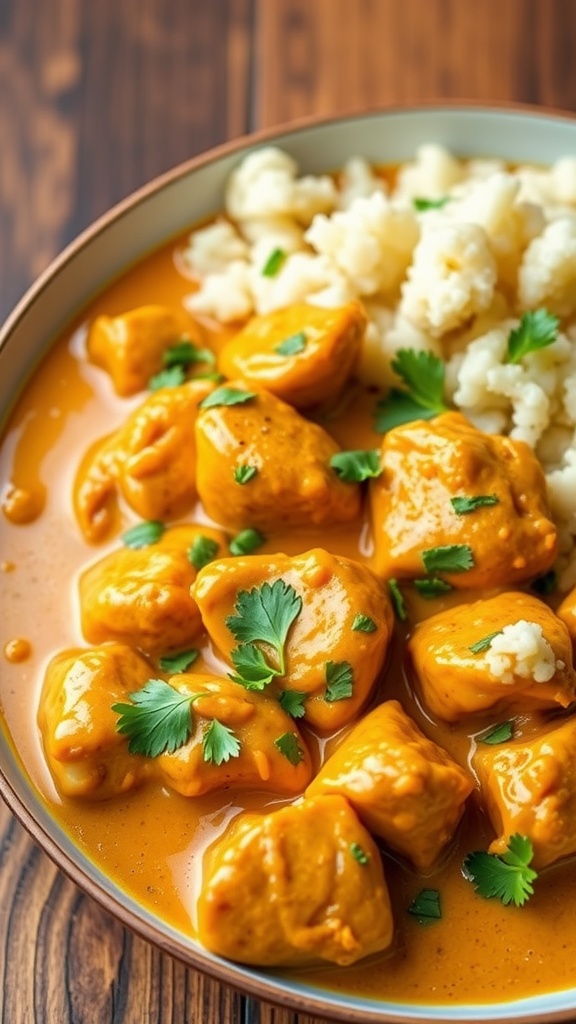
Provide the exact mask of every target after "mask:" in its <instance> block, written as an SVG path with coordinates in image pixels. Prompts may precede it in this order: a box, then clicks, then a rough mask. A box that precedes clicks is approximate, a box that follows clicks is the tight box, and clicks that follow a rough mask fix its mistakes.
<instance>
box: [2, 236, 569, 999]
mask: <svg viewBox="0 0 576 1024" xmlns="http://www.w3.org/2000/svg"><path fill="white" fill-rule="evenodd" d="M181 244H182V243H181V242H178V241H177V242H176V243H171V244H170V245H167V246H165V247H164V248H163V249H162V250H159V251H158V252H157V253H156V254H153V255H151V256H149V257H147V258H146V260H145V261H143V263H142V264H141V265H139V266H136V267H134V268H132V269H130V270H128V271H127V272H126V273H125V275H124V276H123V277H122V278H121V279H120V280H118V281H117V282H116V283H114V284H112V285H111V286H109V287H108V289H107V290H106V291H105V292H104V293H103V294H102V295H101V296H99V297H98V298H97V299H96V300H95V301H94V302H93V303H92V305H91V306H90V308H89V309H88V310H87V311H86V312H85V313H84V314H83V316H82V318H81V319H79V320H78V321H77V323H75V324H74V325H73V327H72V328H71V329H70V330H69V331H68V332H67V333H66V334H65V336H64V337H62V338H61V339H60V340H59V341H58V342H57V343H56V344H55V345H54V347H53V349H52V351H51V352H50V354H49V355H48V356H47V358H46V359H45V361H44V363H43V365H42V366H41V368H40V369H39V370H38V371H37V373H36V374H35V375H34V376H33V377H32V379H31V381H30V382H29V384H28V386H27V388H26V390H25V391H24V393H23V395H22V397H21V398H20V399H19V401H18V402H17V404H16V406H15V409H14V411H13V414H12V416H11V419H10V421H9V423H8V426H7V430H6V433H5V439H4V446H3V450H2V470H3V478H4V479H5V480H7V481H9V483H8V485H7V487H6V490H5V494H4V505H3V512H4V516H3V521H2V526H1V530H2V546H3V555H2V558H3V561H2V564H1V569H2V574H3V583H2V587H3V593H4V595H5V602H4V605H5V607H4V617H3V624H2V629H3V634H4V635H3V644H4V648H3V649H4V663H3V666H2V673H1V683H0V700H1V704H2V708H3V711H4V715H5V720H6V725H7V729H8V730H9V733H10V736H11V739H12V742H13V744H14V746H15V748H16V749H17V750H18V752H19V755H20V757H21V759H22V762H23V763H24V765H25V767H26V770H27V771H28V773H29V775H30V776H31V778H32V779H33V781H34V783H35V784H36V786H37V787H38V788H39V789H40V791H41V792H42V793H43V795H44V797H45V800H46V801H47V803H48V804H49V805H50V808H51V811H52V813H53V814H54V815H55V816H56V817H57V819H58V820H59V821H60V822H62V823H63V824H64V826H65V827H66V828H67V830H68V831H69V832H70V834H71V835H72V837H73V838H74V840H75V842H76V843H77V844H78V846H79V847H81V848H82V849H83V850H84V851H85V852H87V853H88V855H89V856H90V857H91V858H92V859H93V860H94V861H95V862H97V863H98V865H99V866H100V867H101V868H102V869H103V870H104V871H105V872H106V873H108V874H109V875H110V876H111V877H112V878H113V879H114V880H115V881H116V882H117V883H118V884H119V885H120V886H121V887H122V888H124V889H125V890H126V891H128V892H130V893H132V894H133V895H134V896H135V897H136V898H137V899H138V900H139V901H140V902H141V903H142V904H144V905H146V906H148V907H149V908H151V909H152V910H153V911H154V912H155V913H156V914H158V915H159V916H160V917H162V918H163V919H165V920H167V921H169V922H170V923H171V924H172V925H174V926H175V927H176V928H179V929H181V930H183V931H184V932H186V933H188V934H191V935H195V936H197V938H198V939H199V941H200V942H201V943H202V944H204V945H205V946H206V947H207V948H209V949H210V950H212V951H215V952H217V953H219V954H221V955H222V956H224V957H228V958H231V959H232V960H237V961H240V962H242V963H248V964H255V965H264V966H272V967H275V968H278V969H289V970H296V971H302V970H309V969H312V970H314V980H315V982H316V983H318V984H320V985H324V986H327V987H331V988H333V989H340V990H344V991H353V992H357V993H361V994H363V995H365V996H370V997H374V998H378V997H381V998H386V999H397V1000H408V1001H412V1002H418V1001H421V1002H424V1001H426V1002H437V1003H446V1002H456V1003H458V1002H467V1001H473V1002H478V1001H479V1002H489V1001H491V1000H497V999H500V998H506V997H510V998H517V997H521V996H525V995H530V994H536V993H541V992H543V991H551V990H556V989H561V988H563V987H568V986H570V985H571V984H573V981H574V959H573V957H574V948H575V938H574V917H575V911H576V876H575V874H574V871H573V861H571V860H570V858H573V856H574V854H575V853H576V754H575V751H576V719H575V718H574V717H573V716H572V715H571V708H572V705H573V701H574V696H575V691H576V676H575V673H574V668H573V661H572V657H573V654H572V648H573V645H574V644H575V643H576V592H573V593H572V594H568V595H565V596H564V599H563V602H562V604H560V606H559V600H558V599H556V595H555V594H552V595H550V596H549V595H547V594H546V590H547V579H549V570H550V569H551V566H552V565H553V563H554V559H555V556H556V545H557V541H556V528H555V525H554V522H553V521H552V518H551V515H550V510H549V508H548V504H547V497H546V490H545V486H544V478H543V474H542V471H541V469H540V466H539V464H538V462H537V460H536V457H535V456H534V454H533V453H532V451H531V450H530V449H529V448H528V447H527V445H525V444H524V443H523V442H515V441H512V440H510V439H509V438H504V437H498V436H490V435H488V434H483V433H482V432H481V431H480V430H478V429H477V428H476V427H474V426H472V424H471V423H469V422H468V421H467V420H466V419H465V418H464V417H463V416H462V415H461V414H460V413H458V412H454V411H450V410H448V411H441V412H439V413H438V414H437V415H435V416H433V417H431V418H428V419H426V420H424V419H422V418H418V417H414V418H412V419H411V420H409V421H407V422H404V423H399V424H398V425H396V426H392V427H391V428H390V429H387V430H386V431H385V432H384V433H383V434H382V433H379V432H378V431H376V429H375V421H374V408H375V405H376V403H377V402H378V401H379V400H380V401H382V396H381V395H380V394H379V393H378V391H377V389H375V388H373V387H369V386H365V385H362V384H359V383H358V382H357V381H356V380H355V377H354V369H355V365H356V361H357V358H358V352H359V346H360V342H361V338H362V334H363V331H364V327H365V317H364V312H363V309H362V307H361V305H360V304H359V303H349V304H347V305H344V306H341V307H338V308H334V309H321V308H319V307H314V306H310V305H307V304H305V303H296V304H293V305H292V306H290V307H288V308H286V309H284V310H281V311H275V312H274V313H271V314H264V315H261V316H256V317H253V318H251V319H250V320H248V322H246V323H245V324H237V325H235V326H233V327H222V326H221V325H218V324H216V323H215V322H211V321H209V320H202V319H201V318H198V319H196V320H194V319H192V317H191V316H190V315H189V314H188V313H186V312H185V311H184V307H183V305H182V299H183V296H184V295H185V294H186V293H187V292H189V290H190V281H189V280H186V279H185V278H184V277H183V276H182V275H181V274H180V273H179V272H178V270H177V269H176V268H175V265H174V258H173V257H174V251H175V250H176V251H177V250H178V248H179V246H181ZM384 401H385V396H384ZM547 574H548V576H547ZM490 870H492V874H494V873H495V875H496V881H495V883H494V885H493V886H492V889H491V888H490V884H489V881H487V878H486V872H487V871H488V873H490ZM483 872H484V873H483ZM507 873H508V874H507ZM509 876H512V877H513V880H512V882H510V878H509ZM502 878H503V880H502ZM487 897H490V898H487ZM366 958H368V959H366ZM342 966H345V969H344V970H342Z"/></svg>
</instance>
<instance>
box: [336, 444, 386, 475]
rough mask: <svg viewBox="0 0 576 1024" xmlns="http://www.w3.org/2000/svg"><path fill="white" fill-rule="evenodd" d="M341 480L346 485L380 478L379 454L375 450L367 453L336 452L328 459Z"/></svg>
mask: <svg viewBox="0 0 576 1024" xmlns="http://www.w3.org/2000/svg"><path fill="white" fill-rule="evenodd" d="M330 466H331V467H332V469H335V470H336V472H337V474H338V476H339V477H340V479H341V480H344V481H345V482H346V483H361V482H362V481H363V480H368V479H370V477H376V476H380V474H381V472H382V466H381V465H380V452H379V451H378V449H377V448H373V449H370V450H368V451H350V452H336V454H335V455H333V456H332V458H331V459H330Z"/></svg>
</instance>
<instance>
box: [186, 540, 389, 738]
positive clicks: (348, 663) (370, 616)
mask: <svg viewBox="0 0 576 1024" xmlns="http://www.w3.org/2000/svg"><path fill="white" fill-rule="evenodd" d="M279 581H280V583H283V584H284V587H287V588H291V590H292V595H293V598H294V600H295V601H296V603H298V601H301V608H300V611H299V612H298V614H297V615H296V617H295V618H294V621H293V622H292V624H291V626H290V629H289V632H288V636H287V640H286V644H285V648H286V649H285V656H284V659H283V660H284V664H282V661H281V659H280V658H279V657H278V652H277V651H274V650H273V648H272V647H271V646H270V643H269V642H268V643H266V642H265V643H264V647H263V650H264V652H265V656H266V657H267V658H268V660H269V663H270V664H272V665H273V666H274V668H275V669H276V670H277V671H278V672H279V673H280V674H279V675H278V677H277V678H276V680H275V683H274V685H273V689H274V687H276V688H277V689H278V690H286V691H288V693H289V694H290V692H292V691H293V692H294V693H295V694H301V696H302V699H303V705H302V706H303V709H304V721H306V722H308V723H309V724H310V725H313V726H315V727H316V728H319V729H322V730H324V729H339V728H341V727H342V726H343V725H346V723H348V722H350V721H352V720H353V719H354V718H355V716H356V715H357V714H358V712H359V711H360V709H361V708H362V707H363V706H364V704H365V703H366V701H367V700H368V698H369V696H370V694H371V692H372V690H373V688H374V685H375V683H376V681H377V679H378V676H379V674H380V671H381V669H382V666H383V664H384V659H385V657H386V652H387V649H388V643H389V640H390V636H391V633H392V626H393V613H392V610H391V606H390V601H389V599H388V595H387V591H386V588H385V585H384V584H383V583H382V581H381V580H379V579H378V577H377V576H375V575H374V573H373V572H372V571H371V570H370V569H369V568H368V567H367V566H364V565H361V564H359V563H358V562H354V561H352V559H349V558H342V557H340V556H337V555H331V554H329V553H328V552H327V551H324V550H322V549H321V548H317V549H315V550H312V551H307V552H305V553H304V554H302V555H297V556H296V557H293V558H292V557H289V556H288V555H281V554H279V555H251V556H249V557H247V558H229V559H222V560H220V561H215V562H212V563H211V564H210V565H207V566H206V567H205V568H203V569H201V570H200V572H199V573H198V577H197V580H196V583H195V585H194V587H193V588H192V592H193V594H194V597H195V599H196V601H197V602H198V606H199V608H200V611H201V614H202V619H203V622H204V626H205V627H206V629H207V631H208V633H209V635H210V637H211V638H212V640H213V641H214V643H215V644H216V646H217V647H218V648H219V649H220V651H221V652H222V654H223V655H224V657H225V658H228V659H231V658H232V657H233V651H234V648H235V646H236V644H235V638H236V640H237V641H238V643H239V644H241V643H243V642H244V641H243V637H245V635H246V634H245V631H244V628H243V627H240V629H239V628H238V627H237V625H234V624H233V623H232V621H231V617H235V618H237V617H238V614H239V613H242V608H243V606H245V604H246V601H249V602H252V603H254V602H257V603H259V598H260V597H261V596H262V595H264V599H265V601H266V603H267V605H268V606H269V607H270V608H271V609H272V614H273V615H275V617H276V618H278V620H279V621H280V622H281V621H282V614H283V610H284V609H286V608H288V609H289V608H290V607H291V603H290V597H289V595H287V594H285V595H284V597H281V596H279V599H278V601H276V600H275V599H274V598H273V594H272V592H271V591H272V588H273V587H274V586H276V587H277V589H278V591H279V594H280V592H281V591H282V589H283V588H282V586H279V585H278V584H279ZM266 591H267V593H266ZM248 625H250V623H248ZM231 626H232V627H233V628H234V629H235V633H234V632H233V628H231ZM252 635H253V636H254V640H255V641H256V644H255V646H257V641H259V640H264V641H266V640H267V637H266V636H262V635H261V634H260V633H259V632H258V629H256V633H255V634H254V633H253V634H252Z"/></svg>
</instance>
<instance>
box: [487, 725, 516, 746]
mask: <svg viewBox="0 0 576 1024" xmlns="http://www.w3.org/2000/svg"><path fill="white" fill-rule="evenodd" d="M513 736H514V722H513V721H512V720H510V719H509V720H508V721H507V722H499V723H498V725H493V726H492V728H491V729H489V730H488V732H485V733H484V734H483V735H482V736H479V737H478V742H479V743H487V744H488V745H489V746H496V745H497V744H498V743H506V742H507V741H508V740H511V739H512V737H513Z"/></svg>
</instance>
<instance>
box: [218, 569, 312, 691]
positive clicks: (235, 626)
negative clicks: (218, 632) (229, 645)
mask: <svg viewBox="0 0 576 1024" xmlns="http://www.w3.org/2000/svg"><path fill="white" fill-rule="evenodd" d="M235 611H236V615H229V616H228V618H227V619H226V626H227V627H228V629H229V630H230V632H231V633H232V635H233V636H234V638H235V639H236V640H239V641H240V647H239V648H237V650H241V648H242V647H249V646H251V645H252V644H254V642H255V641H260V642H261V643H265V644H270V646H271V647H272V648H273V650H274V651H275V652H276V656H277V658H278V666H279V668H278V670H276V669H269V671H270V672H272V674H273V675H281V676H283V675H284V673H285V670H286V666H285V658H284V647H285V644H286V640H287V638H288V633H289V630H290V627H291V626H292V623H293V622H294V620H295V619H297V618H298V616H299V614H300V612H301V611H302V598H301V597H300V595H299V594H297V593H296V591H295V590H294V587H293V586H291V584H290V583H285V582H284V580H282V579H280V580H275V582H274V583H272V584H270V583H263V584H262V586H261V587H253V588H252V590H240V591H239V592H238V594H237V596H236V605H235ZM259 664H260V665H261V663H259ZM251 665H252V666H253V667H254V671H256V668H257V662H256V659H255V658H254V657H253V656H252V662H251Z"/></svg>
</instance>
